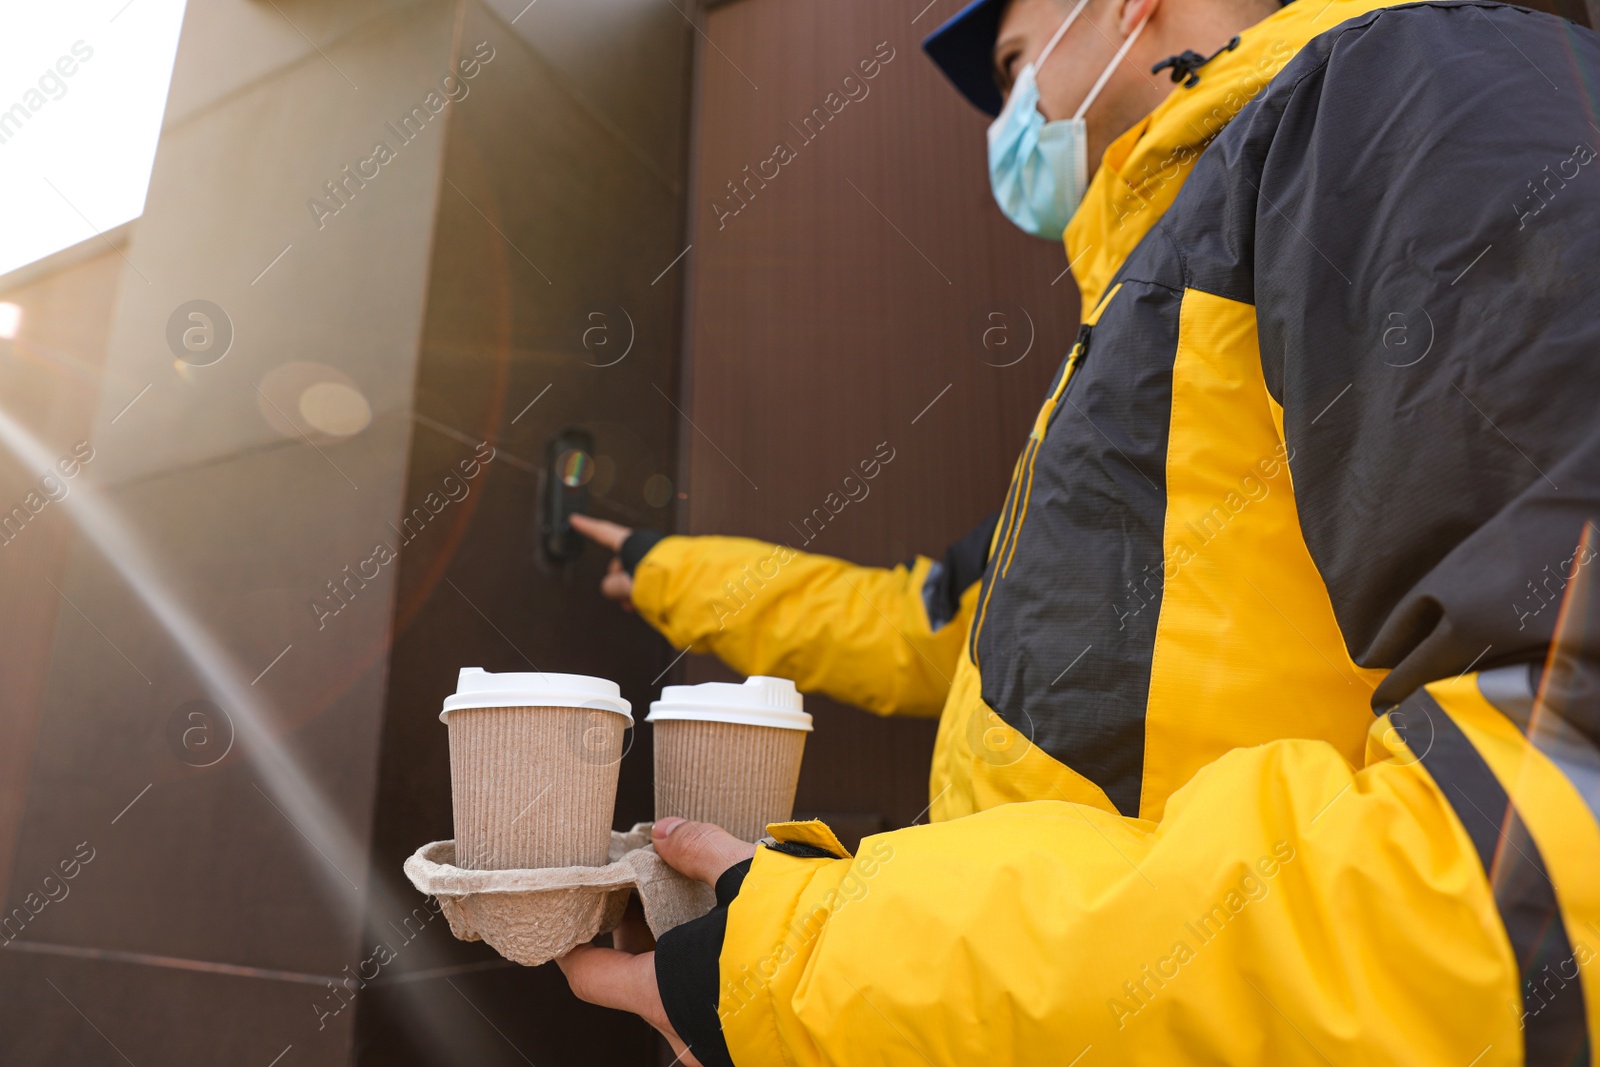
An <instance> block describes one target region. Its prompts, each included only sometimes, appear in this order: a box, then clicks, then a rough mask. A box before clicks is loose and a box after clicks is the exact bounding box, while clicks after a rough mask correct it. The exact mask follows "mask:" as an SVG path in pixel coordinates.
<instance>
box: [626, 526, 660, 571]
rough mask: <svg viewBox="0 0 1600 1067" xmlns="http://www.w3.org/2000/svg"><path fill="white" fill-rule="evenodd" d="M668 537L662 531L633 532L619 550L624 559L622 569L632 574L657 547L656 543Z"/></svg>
mask: <svg viewBox="0 0 1600 1067" xmlns="http://www.w3.org/2000/svg"><path fill="white" fill-rule="evenodd" d="M666 536H667V535H666V534H664V533H662V532H661V531H660V530H650V529H639V530H635V531H633V532H632V533H631V534H629V535H628V539H627V540H626V541H624V542H622V547H621V548H620V549H618V550H617V555H618V556H619V557H621V559H622V569H623V570H625V571H627V572H628V573H629V574H632V573H633V568H635V567H637V566H638V565H639V561H640V560H641V559H644V554H645V553H646V552H648V551H650V550H651V549H652V548H654V547H656V542H657V541H659V540H661V539H662V538H663V537H666Z"/></svg>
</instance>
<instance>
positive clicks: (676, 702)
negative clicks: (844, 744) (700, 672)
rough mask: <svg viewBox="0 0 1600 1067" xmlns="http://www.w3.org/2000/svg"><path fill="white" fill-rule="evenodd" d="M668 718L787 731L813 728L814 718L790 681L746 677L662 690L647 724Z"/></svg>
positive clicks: (651, 710) (675, 686)
mask: <svg viewBox="0 0 1600 1067" xmlns="http://www.w3.org/2000/svg"><path fill="white" fill-rule="evenodd" d="M667 719H695V720H699V721H701V722H733V723H741V724H743V725H745V726H776V727H779V728H780V729H784V730H810V729H811V716H810V715H807V714H806V712H805V711H804V701H803V700H802V699H801V697H800V692H799V690H797V689H795V687H794V683H793V682H791V681H789V679H787V678H764V677H762V676H761V675H756V676H755V677H753V678H746V679H745V680H744V683H743V684H736V683H734V682H703V683H701V684H700V685H669V686H667V687H666V688H665V689H663V690H661V699H660V700H657V701H655V702H654V703H652V704H651V705H650V714H649V715H646V716H645V720H644V721H645V722H662V721H664V720H667Z"/></svg>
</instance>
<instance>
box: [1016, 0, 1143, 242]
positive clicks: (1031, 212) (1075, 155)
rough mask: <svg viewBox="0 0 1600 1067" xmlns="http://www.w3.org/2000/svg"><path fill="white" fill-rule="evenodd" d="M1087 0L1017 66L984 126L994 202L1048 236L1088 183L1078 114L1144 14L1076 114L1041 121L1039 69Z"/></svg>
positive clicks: (1058, 230)
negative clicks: (1013, 81)
mask: <svg viewBox="0 0 1600 1067" xmlns="http://www.w3.org/2000/svg"><path fill="white" fill-rule="evenodd" d="M1088 2H1089V0H1078V5H1077V6H1076V7H1074V8H1073V9H1072V14H1070V15H1068V16H1067V19H1066V21H1065V22H1063V23H1062V24H1061V28H1060V29H1058V30H1056V32H1055V36H1054V37H1051V38H1050V43H1048V44H1046V45H1045V46H1044V51H1042V52H1040V53H1039V58H1038V59H1037V60H1035V61H1034V62H1032V63H1029V64H1028V65H1027V66H1025V67H1023V68H1022V73H1021V74H1019V75H1017V80H1016V84H1015V85H1013V86H1012V87H1011V95H1010V96H1008V97H1007V98H1006V103H1005V107H1003V108H1001V110H1000V114H999V115H998V116H997V117H996V118H995V120H994V122H992V123H990V125H989V187H990V188H991V189H993V190H994V199H995V203H997V204H999V205H1000V210H1001V211H1002V212H1004V213H1005V216H1006V218H1008V219H1010V220H1011V221H1012V222H1014V223H1016V224H1017V226H1018V227H1020V228H1021V229H1023V230H1025V231H1027V232H1028V233H1031V234H1033V235H1034V236H1035V237H1044V238H1047V239H1049V240H1052V241H1059V240H1061V235H1062V234H1063V233H1064V232H1066V229H1067V223H1069V222H1071V221H1072V216H1073V213H1074V212H1076V211H1077V210H1078V204H1079V203H1080V202H1081V201H1082V200H1083V194H1084V192H1085V191H1086V190H1087V189H1088V187H1089V124H1088V122H1087V121H1086V120H1085V119H1084V115H1086V114H1087V113H1088V111H1089V105H1091V104H1093V103H1094V101H1095V97H1097V96H1099V95H1100V90H1101V89H1103V88H1105V84H1106V82H1107V81H1109V80H1110V78H1111V74H1112V72H1113V71H1115V70H1116V69H1117V64H1118V63H1121V62H1122V60H1123V57H1125V56H1126V55H1127V54H1128V49H1130V48H1132V47H1133V42H1134V41H1136V40H1138V38H1139V34H1140V33H1141V32H1143V31H1144V24H1145V23H1146V22H1147V21H1149V18H1150V16H1149V15H1146V16H1145V17H1144V18H1142V19H1140V20H1139V25H1137V26H1135V27H1134V30H1133V32H1132V33H1130V34H1129V35H1128V39H1127V40H1126V41H1123V42H1122V47H1121V48H1119V49H1117V54H1116V55H1115V56H1113V57H1112V58H1111V62H1110V63H1108V64H1107V65H1106V69H1105V70H1103V71H1101V72H1100V77H1099V79H1098V80H1097V81H1096V82H1095V83H1094V87H1093V88H1092V89H1090V90H1089V95H1088V96H1086V97H1084V100H1083V103H1082V105H1080V106H1079V108H1078V112H1077V114H1075V115H1073V116H1072V118H1070V119H1057V120H1056V121H1054V122H1046V121H1045V117H1044V115H1043V114H1042V113H1040V111H1039V83H1038V71H1039V68H1040V67H1042V66H1043V65H1044V61H1045V60H1046V59H1048V58H1050V53H1051V52H1052V51H1054V50H1055V47H1056V42H1058V41H1060V40H1061V35H1062V34H1064V33H1066V32H1067V27H1069V26H1071V25H1072V24H1073V22H1075V21H1076V20H1077V18H1078V16H1079V15H1080V14H1082V12H1083V9H1084V7H1085V5H1087V4H1088Z"/></svg>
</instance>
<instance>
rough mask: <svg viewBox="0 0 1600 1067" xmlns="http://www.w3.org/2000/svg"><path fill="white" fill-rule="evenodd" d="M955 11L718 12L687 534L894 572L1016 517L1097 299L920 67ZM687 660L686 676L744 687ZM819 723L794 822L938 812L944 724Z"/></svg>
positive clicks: (698, 174)
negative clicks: (1018, 219) (1047, 403)
mask: <svg viewBox="0 0 1600 1067" xmlns="http://www.w3.org/2000/svg"><path fill="white" fill-rule="evenodd" d="M957 6H958V5H957V3H956V2H955V0H936V2H934V3H932V4H929V3H928V0H877V2H874V3H870V4H863V3H852V2H846V0H738V2H735V3H728V4H723V5H721V6H718V7H715V8H713V9H712V10H711V11H710V12H709V13H708V14H707V15H706V18H705V23H704V37H703V39H702V40H701V42H700V49H699V92H698V100H697V104H696V115H695V134H694V139H693V179H692V182H691V192H690V197H691V199H690V210H691V216H692V218H693V225H692V239H693V246H692V249H691V251H690V252H689V254H688V256H686V257H685V263H686V264H687V268H688V270H689V277H690V288H689V294H690V295H689V298H688V302H689V308H688V315H687V323H688V331H689V333H688V344H687V348H686V352H687V356H686V361H685V378H684V383H683V389H682V400H683V406H684V409H685V411H686V412H687V414H688V418H689V419H692V420H693V424H692V425H690V424H687V423H686V424H685V425H683V426H682V427H681V433H682V441H683V452H682V455H683V457H684V459H683V479H682V481H683V484H682V486H681V488H682V490H683V491H684V492H685V493H686V494H687V496H686V497H685V498H682V499H680V505H681V507H680V514H679V522H680V528H681V529H683V530H684V531H686V532H689V533H722V534H740V535H747V536H754V537H762V538H768V539H771V540H776V541H784V542H786V543H788V544H791V545H793V546H795V547H797V548H804V549H805V550H807V551H813V552H822V553H826V554H829V555H835V556H841V557H844V558H846V559H850V560H854V561H857V562H861V563H869V564H878V565H892V564H894V563H896V562H899V561H902V560H905V559H907V558H909V557H910V556H912V555H914V554H917V553H923V554H927V555H933V556H939V555H941V554H942V553H943V551H944V548H945V546H946V545H947V544H948V543H949V542H951V541H953V540H954V539H956V538H957V537H959V536H961V535H962V534H963V533H965V532H966V531H967V530H968V529H970V528H971V527H972V526H973V525H974V524H975V523H977V522H978V521H979V520H980V519H982V518H983V517H984V516H985V515H987V514H988V513H989V512H990V511H993V510H994V509H996V508H998V507H999V505H1000V502H1001V498H1002V496H1003V495H1004V492H1005V488H1006V481H1007V477H1008V475H1009V472H1010V469H1011V465H1012V462H1013V460H1014V459H1015V457H1016V455H1017V453H1018V451H1019V450H1020V448H1021V445H1022V441H1023V438H1024V437H1025V435H1026V433H1027V427H1028V425H1029V423H1030V421H1031V419H1032V417H1033V415H1034V413H1035V411H1036V410H1037V408H1038V404H1039V402H1040V400H1041V399H1042V393H1043V390H1044V389H1045V387H1046V385H1047V384H1048V379H1049V377H1050V376H1051V374H1052V372H1053V371H1054V370H1055V368H1056V366H1057V364H1058V363H1059V360H1060V358H1061V355H1062V353H1063V352H1064V351H1065V349H1066V347H1067V346H1068V344H1070V340H1071V337H1072V335H1073V332H1074V330H1075V329H1076V326H1077V322H1078V297H1077V290H1076V288H1075V286H1074V285H1073V281H1072V278H1071V276H1070V275H1068V274H1066V273H1065V272H1066V258H1065V255H1064V253H1063V251H1062V248H1061V246H1060V245H1059V244H1056V243H1053V242H1045V241H1039V240H1036V239H1034V238H1031V237H1028V236H1026V235H1024V234H1022V233H1021V232H1019V231H1017V230H1016V229H1014V228H1013V227H1012V226H1011V225H1010V224H1009V223H1007V222H1006V221H1005V219H1004V218H1003V217H1002V216H1001V214H1000V213H999V211H998V209H997V208H996V207H995V206H994V204H993V202H992V200H991V198H990V195H989V188H988V172H987V166H986V163H985V157H984V127H985V125H986V123H987V119H986V117H985V116H983V115H981V114H979V113H978V112H977V111H975V110H973V109H972V108H971V107H969V106H968V105H967V104H966V103H965V102H964V101H963V100H962V99H961V98H960V97H959V96H957V94H956V93H955V91H954V90H952V89H951V88H949V86H948V85H946V84H945V82H944V81H943V79H942V77H941V76H940V75H939V74H938V72H937V70H936V69H935V68H934V67H933V65H932V64H931V63H929V62H928V60H927V59H926V58H925V57H924V56H923V55H922V53H921V50H920V48H919V42H920V41H921V39H922V38H923V37H924V36H926V34H927V33H928V32H929V31H931V30H932V29H933V28H934V27H935V26H937V25H938V23H939V22H940V21H941V20H942V19H944V18H946V17H948V16H949V15H950V14H951V13H952V12H953V11H955V10H956V9H957ZM863 63H864V64H865V66H864V67H863ZM869 73H870V74H871V75H872V76H871V77H868V76H867V75H868V74H869ZM780 146H782V147H780ZM882 442H887V443H888V445H889V447H891V448H893V449H894V457H895V458H894V459H893V461H892V462H891V463H890V464H889V465H888V466H887V467H885V468H884V470H883V472H882V473H881V474H880V475H879V476H878V477H877V478H876V479H875V480H874V481H873V483H872V485H871V492H870V495H869V496H868V497H866V498H865V499H863V500H861V501H859V502H855V503H852V504H850V505H848V506H847V507H846V508H845V509H844V510H843V511H841V512H840V513H839V514H838V515H837V516H836V517H834V518H833V520H832V521H830V522H829V523H828V524H827V525H826V526H825V527H823V528H822V529H821V530H820V532H819V531H818V529H817V525H816V524H815V523H813V524H812V525H811V526H810V527H806V526H805V525H804V523H803V522H802V520H803V518H804V517H805V516H806V515H808V514H810V513H811V512H812V510H813V509H814V508H817V507H819V506H821V505H822V502H823V499H824V498H825V497H826V496H827V495H828V494H829V493H833V492H837V491H839V489H840V480H841V479H842V478H843V477H844V475H845V474H847V473H848V472H850V471H851V470H852V469H853V468H854V466H855V464H856V463H857V461H859V460H861V459H864V458H867V457H869V456H870V455H871V454H872V453H873V451H874V449H875V448H876V447H877V446H878V445H879V444H880V443H882ZM811 535H814V539H813V540H811V541H809V543H808V542H806V541H805V537H806V536H811ZM689 659H690V661H691V662H690V664H689V666H688V667H687V669H686V671H685V673H686V674H687V675H688V678H689V680H691V681H702V680H709V679H714V678H728V677H732V676H731V675H729V674H728V673H727V672H726V670H725V669H724V668H722V667H721V666H720V665H718V664H715V663H712V662H710V661H709V660H706V659H704V658H702V657H698V656H695V657H689ZM807 707H808V708H809V709H810V710H811V711H812V713H813V714H814V715H815V716H816V717H817V729H816V733H815V734H814V735H813V737H812V739H811V741H810V743H809V747H808V749H807V753H806V762H805V769H804V772H803V775H802V778H801V784H800V795H799V798H798V800H797V809H798V810H799V811H800V812H802V813H806V814H824V815H826V816H827V817H828V818H829V819H830V821H832V822H834V823H835V824H836V829H838V830H839V831H840V833H841V836H844V837H846V838H847V841H848V839H850V838H853V837H857V836H859V835H860V834H862V833H867V832H872V831H874V830H877V829H880V828H890V827H896V826H903V825H907V824H909V823H911V822H912V821H914V820H915V819H917V818H918V817H919V816H920V815H921V813H922V811H923V810H924V806H925V805H926V804H927V772H928V759H929V755H930V753H931V752H932V748H933V736H934V723H933V722H932V721H928V720H924V721H909V720H900V721H896V720H880V719H877V718H874V717H872V716H869V715H867V714H865V713H863V712H860V711H857V710H855V709H851V708H846V707H842V706H840V705H837V704H834V703H831V702H829V701H826V700H823V699H821V698H818V697H812V698H810V699H809V700H808V703H807Z"/></svg>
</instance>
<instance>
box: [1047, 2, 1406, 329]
mask: <svg viewBox="0 0 1600 1067" xmlns="http://www.w3.org/2000/svg"><path fill="white" fill-rule="evenodd" d="M1392 2H1393V0H1331V2H1324V0H1297V2H1295V3H1291V4H1288V5H1287V6H1285V7H1283V8H1281V9H1279V10H1278V11H1277V12H1275V13H1273V14H1272V15H1269V16H1268V17H1267V18H1265V19H1262V20H1261V21H1260V22H1258V23H1256V24H1255V25H1254V26H1252V27H1250V28H1249V29H1247V30H1245V31H1244V32H1242V33H1240V34H1239V47H1238V48H1235V49H1234V50H1233V51H1231V52H1224V53H1222V54H1221V55H1219V56H1218V57H1217V58H1216V59H1213V60H1212V61H1211V62H1210V63H1207V64H1206V65H1205V66H1204V67H1202V68H1200V83H1199V84H1198V85H1196V86H1195V87H1194V88H1192V89H1185V88H1182V87H1178V88H1174V89H1173V90H1172V92H1171V93H1170V94H1168V96H1167V98H1166V99H1165V100H1163V101H1162V102H1161V104H1160V105H1159V106H1157V107H1156V109H1155V110H1154V111H1152V112H1150V114H1148V115H1146V116H1145V117H1144V119H1143V120H1141V121H1140V122H1139V123H1138V124H1137V125H1136V126H1134V127H1133V128H1132V129H1130V130H1129V131H1128V132H1126V133H1124V134H1123V135H1122V136H1121V137H1118V138H1117V139H1116V140H1115V141H1113V142H1112V143H1111V145H1110V147H1108V148H1107V149H1106V152H1105V156H1104V157H1103V158H1102V159H1101V162H1100V169H1099V170H1098V171H1096V172H1095V176H1094V178H1093V180H1091V181H1090V183H1089V188H1088V191H1087V192H1086V194H1085V195H1084V198H1083V203H1082V205H1080V206H1079V208H1078V211H1077V213H1076V214H1075V215H1073V217H1072V222H1071V224H1070V225H1068V226H1067V232H1066V235H1065V240H1066V246H1067V262H1068V263H1069V264H1071V266H1072V273H1073V277H1074V278H1076V279H1077V281H1078V290H1079V292H1080V293H1081V294H1082V297H1083V314H1088V313H1089V310H1090V309H1091V308H1093V307H1094V306H1095V305H1096V304H1098V303H1099V302H1100V298H1101V295H1102V293H1104V291H1105V287H1106V285H1107V284H1108V283H1109V282H1110V281H1111V279H1112V277H1113V276H1114V275H1115V274H1116V273H1117V271H1118V270H1120V269H1121V267H1122V263H1123V260H1125V259H1127V258H1128V255H1129V253H1131V252H1132V251H1133V249H1134V247H1135V246H1137V245H1138V243H1139V242H1140V241H1141V240H1143V239H1144V235H1145V234H1146V233H1148V232H1149V231H1150V229H1151V228H1152V227H1153V226H1154V225H1155V224H1156V221H1157V220H1159V219H1160V218H1161V216H1162V215H1163V214H1165V213H1166V210H1167V208H1169V207H1171V206H1172V201H1173V200H1174V199H1175V198H1176V197H1177V195H1178V190H1179V189H1181V188H1182V187H1183V182H1184V179H1186V178H1187V177H1188V176H1189V173H1190V171H1191V170H1193V168H1194V163H1195V160H1197V159H1198V158H1199V156H1200V153H1201V152H1203V151H1204V150H1205V148H1206V146H1207V145H1209V144H1210V143H1211V142H1212V141H1213V140H1215V139H1216V136H1217V135H1218V134H1219V133H1221V132H1222V130H1223V129H1224V128H1225V127H1226V126H1227V124H1228V123H1229V122H1231V121H1232V120H1233V118H1234V116H1236V115H1238V114H1239V112H1240V111H1241V110H1243V108H1244V106H1245V105H1246V104H1248V103H1249V102H1250V101H1251V100H1252V99H1254V98H1255V96H1256V94H1258V93H1260V92H1261V90H1262V89H1264V88H1266V85H1267V83H1268V82H1269V81H1271V80H1272V78H1273V76H1274V75H1276V74H1277V73H1278V71H1280V70H1282V69H1283V68H1284V66H1285V65H1286V64H1288V62H1289V61H1290V60H1291V59H1293V58H1294V57H1295V55H1296V54H1297V53H1298V52H1299V51H1300V49H1301V48H1302V47H1304V46H1305V44H1306V42H1307V41H1310V40H1311V39H1312V38H1313V37H1315V36H1317V35H1318V34H1319V33H1322V32H1323V31H1325V30H1329V29H1332V28H1333V27H1334V26H1337V25H1338V24H1339V23H1341V22H1344V21H1345V20H1346V19H1350V18H1354V17H1356V16H1357V15H1362V14H1365V13H1366V12H1368V11H1371V10H1373V9H1375V8H1380V7H1386V6H1388V5H1389V4H1390V3H1392Z"/></svg>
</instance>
